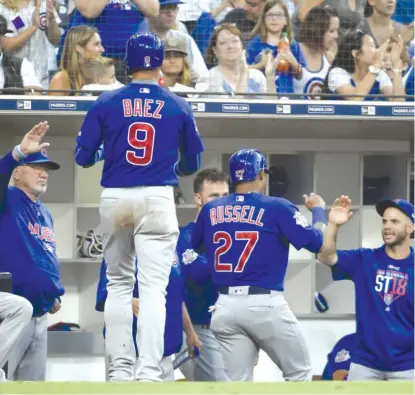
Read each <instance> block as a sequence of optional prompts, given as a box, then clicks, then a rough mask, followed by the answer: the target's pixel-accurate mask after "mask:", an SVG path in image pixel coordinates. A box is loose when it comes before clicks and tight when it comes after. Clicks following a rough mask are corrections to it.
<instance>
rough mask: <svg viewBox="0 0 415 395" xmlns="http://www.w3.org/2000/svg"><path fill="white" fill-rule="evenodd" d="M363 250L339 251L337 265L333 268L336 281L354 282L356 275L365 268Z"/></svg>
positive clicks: (332, 272)
mask: <svg viewBox="0 0 415 395" xmlns="http://www.w3.org/2000/svg"><path fill="white" fill-rule="evenodd" d="M361 252H362V250H361V249H357V250H339V251H337V258H338V259H337V263H336V264H335V265H333V266H332V267H331V274H332V277H333V280H334V281H339V280H353V278H354V276H355V274H356V273H357V272H358V271H359V270H360V269H361V268H363V260H362V255H361Z"/></svg>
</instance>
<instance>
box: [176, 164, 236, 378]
mask: <svg viewBox="0 0 415 395" xmlns="http://www.w3.org/2000/svg"><path fill="white" fill-rule="evenodd" d="M193 191H194V196H195V201H196V205H197V214H196V218H197V216H198V215H199V213H200V210H201V209H202V207H203V206H204V205H205V204H206V203H207V202H210V201H212V200H214V199H217V198H220V197H223V196H227V195H229V177H228V176H227V175H226V174H224V173H222V172H221V171H219V170H218V169H214V168H208V169H204V170H202V171H200V172H199V173H198V174H197V175H196V177H195V179H194V182H193ZM194 227H195V221H192V222H190V223H189V224H187V225H186V226H184V227H183V228H181V229H180V236H179V240H178V242H177V249H176V250H177V255H178V257H179V259H180V263H181V267H182V276H183V281H184V285H185V288H186V294H185V302H186V307H187V310H188V311H189V315H190V319H191V321H192V324H193V326H194V328H195V330H196V333H197V334H198V336H199V339H200V341H201V343H202V345H203V351H202V352H201V353H200V357H199V358H196V359H193V360H191V361H189V362H188V363H186V364H185V365H183V367H182V368H181V369H180V370H181V371H182V373H183V374H184V376H185V377H186V379H187V380H189V381H227V377H226V374H225V368H224V365H223V358H222V352H221V349H220V346H219V344H218V342H217V340H216V338H215V336H214V334H213V333H212V331H211V330H210V320H211V313H210V311H209V308H210V307H211V306H213V305H214V304H215V303H216V300H217V299H218V291H217V289H216V287H215V286H214V284H213V283H212V272H213V268H212V266H211V265H210V264H209V262H208V260H207V258H206V256H205V255H203V254H198V253H197V252H195V251H194V250H193V249H192V232H193V229H194Z"/></svg>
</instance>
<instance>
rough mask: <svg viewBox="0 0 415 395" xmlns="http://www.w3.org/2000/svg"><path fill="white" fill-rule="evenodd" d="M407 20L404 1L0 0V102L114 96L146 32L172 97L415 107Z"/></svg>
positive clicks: (409, 8)
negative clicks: (157, 41) (20, 94)
mask: <svg viewBox="0 0 415 395" xmlns="http://www.w3.org/2000/svg"><path fill="white" fill-rule="evenodd" d="M413 19H414V1H413V0H347V1H346V0H0V89H2V90H1V91H0V93H2V94H10V93H12V94H16V92H17V89H19V88H20V89H21V88H26V94H34V95H37V94H45V93H46V92H45V91H46V90H49V92H48V94H49V95H56V96H77V95H87V94H89V95H91V94H99V92H102V91H104V90H109V89H116V88H118V87H121V86H123V85H125V84H127V83H129V81H130V80H129V76H128V74H127V72H126V68H125V65H124V62H123V59H124V53H125V43H126V41H127V39H128V38H129V37H130V36H131V35H132V34H134V33H137V32H146V31H151V32H153V33H156V34H157V35H159V36H160V37H161V38H162V39H163V41H164V45H165V60H164V62H163V65H162V74H163V75H162V80H161V81H162V82H161V83H163V84H164V85H165V86H166V87H168V88H169V89H171V90H173V91H176V92H180V94H186V93H185V92H188V93H187V94H191V93H192V92H196V91H197V92H198V93H199V94H200V95H202V96H203V93H204V92H206V93H209V97H212V95H213V97H216V96H215V94H217V95H225V96H227V97H229V96H233V95H236V94H239V95H240V94H242V95H243V94H253V95H254V97H257V98H258V97H267V95H269V94H271V95H275V96H276V97H279V98H300V99H313V100H318V99H326V100H328V99H336V100H338V99H347V100H393V101H405V100H407V101H413V100H414V99H413V95H414V25H413ZM293 94H297V96H295V95H294V96H293ZM393 96H396V97H393Z"/></svg>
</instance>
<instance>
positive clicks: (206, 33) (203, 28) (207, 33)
mask: <svg viewBox="0 0 415 395" xmlns="http://www.w3.org/2000/svg"><path fill="white" fill-rule="evenodd" d="M215 26H216V21H215V18H213V17H212V15H211V14H209V13H208V12H202V14H201V15H200V17H199V19H198V20H197V21H196V25H195V27H194V29H193V31H192V37H193V39H194V40H195V42H196V44H197V46H198V47H199V49H200V52H201V54H202V55H205V52H206V50H207V48H208V46H209V38H210V37H211V36H212V34H213V31H214V30H215Z"/></svg>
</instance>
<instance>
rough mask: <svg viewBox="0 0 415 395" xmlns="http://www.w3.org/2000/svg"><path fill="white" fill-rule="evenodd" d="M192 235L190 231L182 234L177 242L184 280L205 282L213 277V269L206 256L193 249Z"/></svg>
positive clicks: (198, 282) (196, 282)
mask: <svg viewBox="0 0 415 395" xmlns="http://www.w3.org/2000/svg"><path fill="white" fill-rule="evenodd" d="M191 237H192V236H191V234H190V233H189V232H185V233H183V234H180V236H179V240H178V243H177V255H178V257H179V260H180V267H181V269H182V277H183V281H184V282H185V283H187V282H189V281H191V282H193V283H195V284H204V283H206V281H207V280H208V279H209V278H210V277H211V275H212V270H211V268H210V266H209V263H208V260H207V259H206V257H205V256H204V255H201V254H198V253H197V252H196V251H194V250H193V249H192V240H191Z"/></svg>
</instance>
